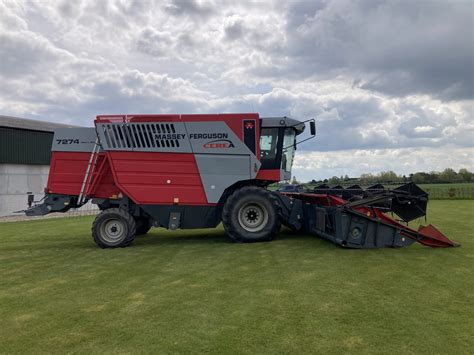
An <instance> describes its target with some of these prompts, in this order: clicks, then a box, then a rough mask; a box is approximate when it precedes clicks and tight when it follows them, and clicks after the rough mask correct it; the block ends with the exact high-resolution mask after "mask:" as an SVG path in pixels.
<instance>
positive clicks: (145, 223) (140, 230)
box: [135, 217, 151, 235]
mask: <svg viewBox="0 0 474 355" xmlns="http://www.w3.org/2000/svg"><path fill="white" fill-rule="evenodd" d="M135 224H136V226H137V228H136V233H135V235H144V234H147V233H148V231H149V230H150V229H151V224H150V219H149V218H146V217H137V218H135Z"/></svg>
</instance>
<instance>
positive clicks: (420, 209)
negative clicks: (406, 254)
mask: <svg viewBox="0 0 474 355" xmlns="http://www.w3.org/2000/svg"><path fill="white" fill-rule="evenodd" d="M307 124H309V127H310V137H309V138H307V139H310V138H313V137H315V135H316V128H315V121H314V120H307V121H304V122H300V121H297V120H294V119H292V118H288V117H266V118H263V117H262V118H261V117H259V115H258V114H255V113H243V114H213V115H113V116H97V118H96V120H95V127H93V128H61V129H58V130H56V131H55V135H54V140H53V145H52V156H51V167H50V172H49V178H48V184H47V187H46V188H45V196H44V197H43V199H42V200H41V201H40V202H39V203H37V204H35V205H34V206H33V207H31V208H29V209H28V210H26V211H25V213H26V215H28V216H38V215H45V214H48V213H51V212H66V211H68V210H69V209H71V208H79V207H81V206H83V205H84V204H85V203H87V202H88V201H91V202H92V203H94V204H97V205H98V207H99V208H100V210H101V212H100V213H99V214H98V215H97V217H96V219H95V221H94V223H93V226H92V236H93V239H94V241H95V242H96V243H97V245H98V246H100V247H102V248H115V247H125V246H128V245H130V244H131V243H132V242H133V240H134V238H135V236H136V235H139V234H146V233H147V232H148V231H149V230H150V228H151V227H164V228H167V229H171V230H174V229H178V228H182V229H191V228H213V227H216V226H217V225H218V224H219V223H221V222H222V224H223V225H224V228H225V231H226V233H227V234H228V236H229V237H230V238H231V239H232V240H233V241H236V242H262V241H270V240H272V239H274V238H275V237H276V235H277V233H278V232H279V230H280V226H281V224H283V225H286V226H288V227H289V228H291V229H293V230H294V231H300V232H305V233H310V234H314V235H316V236H318V237H321V238H324V239H327V240H329V241H332V242H334V243H336V244H338V245H341V246H343V247H347V248H381V247H403V246H406V245H410V244H412V243H414V242H415V241H417V242H419V243H421V244H423V245H427V246H431V247H449V246H456V245H457V244H456V243H455V242H453V241H451V240H449V239H448V238H447V237H446V236H444V235H443V234H442V233H441V232H440V231H438V230H437V229H436V228H435V227H433V226H432V225H429V226H426V227H421V228H420V229H418V230H415V229H412V228H410V227H408V226H407V224H404V223H402V222H409V221H412V220H414V219H416V218H420V217H423V216H425V215H426V206H427V202H428V195H427V194H426V193H425V192H424V191H423V190H421V189H420V188H419V187H418V186H416V185H415V184H413V183H409V184H406V185H403V186H400V187H398V188H396V189H385V188H384V187H383V186H380V185H375V186H372V187H370V188H368V189H365V190H363V189H361V188H360V187H359V186H352V187H350V188H347V189H343V188H342V187H340V186H337V187H333V188H330V187H328V186H325V185H322V186H318V187H317V188H315V189H313V190H303V191H299V192H291V193H283V192H275V191H270V190H269V189H268V186H269V185H271V184H273V183H276V182H279V181H283V180H289V179H290V178H291V167H292V163H293V158H294V154H295V151H296V147H297V145H298V144H299V143H301V142H302V141H304V140H302V141H300V142H297V141H296V138H297V136H298V135H300V134H301V133H302V132H303V131H304V130H305V127H306V125H307ZM307 139H305V140H307ZM389 214H395V215H397V216H398V217H399V218H400V220H396V219H395V218H392V217H391V216H389Z"/></svg>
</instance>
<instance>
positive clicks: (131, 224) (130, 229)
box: [92, 208, 136, 249]
mask: <svg viewBox="0 0 474 355" xmlns="http://www.w3.org/2000/svg"><path fill="white" fill-rule="evenodd" d="M111 214H116V215H119V216H120V217H121V218H122V219H123V220H125V222H126V223H127V236H126V237H125V239H124V240H123V241H122V242H121V243H120V244H117V245H108V244H106V243H104V241H103V240H101V238H100V223H101V221H102V219H103V218H104V216H108V215H111ZM135 235H136V223H135V220H134V219H133V217H132V216H131V215H130V214H129V213H128V212H127V211H125V210H124V209H122V208H109V209H106V210H103V211H102V212H100V213H99V214H98V215H97V217H96V218H95V220H94V222H93V223H92V238H93V239H94V242H95V243H96V244H97V245H98V246H99V247H101V248H102V249H106V248H124V247H128V246H129V245H130V244H131V243H132V242H133V240H134V239H135Z"/></svg>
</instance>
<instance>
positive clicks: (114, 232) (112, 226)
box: [100, 218, 126, 243]
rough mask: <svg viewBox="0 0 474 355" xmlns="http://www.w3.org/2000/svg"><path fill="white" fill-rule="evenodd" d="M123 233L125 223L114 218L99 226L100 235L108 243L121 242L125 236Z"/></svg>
mask: <svg viewBox="0 0 474 355" xmlns="http://www.w3.org/2000/svg"><path fill="white" fill-rule="evenodd" d="M125 231H126V227H125V223H124V222H123V221H121V220H120V219H116V218H111V219H108V220H106V221H104V222H103V223H102V224H101V226H100V235H101V236H102V238H103V239H104V240H105V241H106V242H108V243H117V242H119V241H121V240H122V239H123V236H124V235H125Z"/></svg>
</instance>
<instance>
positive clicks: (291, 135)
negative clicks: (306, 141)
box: [281, 128, 296, 172]
mask: <svg viewBox="0 0 474 355" xmlns="http://www.w3.org/2000/svg"><path fill="white" fill-rule="evenodd" d="M295 138H296V132H295V129H294V128H286V129H285V134H284V136H283V154H282V157H281V168H282V169H283V170H284V171H286V172H291V166H292V165H293V158H294V156H295Z"/></svg>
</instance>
